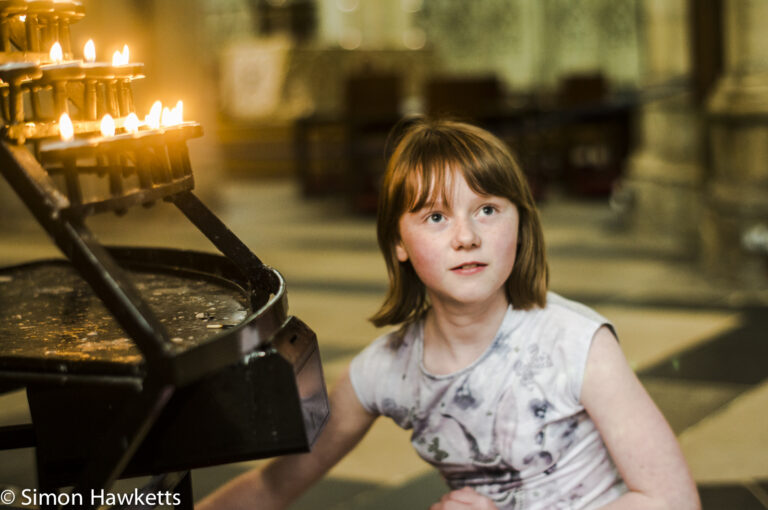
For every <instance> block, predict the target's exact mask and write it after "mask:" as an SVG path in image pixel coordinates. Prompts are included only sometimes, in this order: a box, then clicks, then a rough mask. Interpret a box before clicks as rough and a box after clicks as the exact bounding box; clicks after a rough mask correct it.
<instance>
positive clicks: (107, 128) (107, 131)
mask: <svg viewBox="0 0 768 510" xmlns="http://www.w3.org/2000/svg"><path fill="white" fill-rule="evenodd" d="M101 134H102V136H115V119H113V118H112V116H111V115H110V114H106V115H105V116H104V117H103V118H102V119H101Z"/></svg>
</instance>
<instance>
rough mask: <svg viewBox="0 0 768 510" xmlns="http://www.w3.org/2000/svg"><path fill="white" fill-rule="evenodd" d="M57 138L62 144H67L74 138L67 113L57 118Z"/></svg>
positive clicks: (73, 129) (73, 131) (73, 130)
mask: <svg viewBox="0 0 768 510" xmlns="http://www.w3.org/2000/svg"><path fill="white" fill-rule="evenodd" d="M59 136H61V139H62V141H64V142H69V141H70V140H72V139H73V138H74V137H75V128H74V126H73V125H72V120H71V119H70V118H69V115H68V114H67V113H62V114H61V117H59Z"/></svg>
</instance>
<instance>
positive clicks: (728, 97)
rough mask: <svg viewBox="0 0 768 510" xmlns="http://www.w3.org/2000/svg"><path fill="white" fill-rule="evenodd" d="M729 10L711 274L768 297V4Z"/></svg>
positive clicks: (741, 0) (706, 246) (707, 217)
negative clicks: (766, 26)
mask: <svg viewBox="0 0 768 510" xmlns="http://www.w3.org/2000/svg"><path fill="white" fill-rule="evenodd" d="M723 4H724V11H725V12H724V23H725V25H724V27H723V28H724V34H723V35H724V41H723V44H724V56H725V72H724V74H723V76H722V78H721V79H720V81H719V83H718V84H717V87H716V88H715V91H714V92H713V94H712V95H711V97H710V98H709V104H708V112H709V114H710V115H709V146H710V152H709V154H710V158H711V176H710V178H709V179H708V182H707V188H706V208H705V214H704V217H703V224H702V256H703V260H704V264H705V268H706V269H707V270H708V271H709V272H710V273H711V274H713V275H719V276H724V277H726V278H728V279H729V280H731V281H732V282H733V283H736V284H738V285H739V286H740V287H741V288H743V289H763V290H765V289H768V258H767V257H766V254H767V253H768V251H767V250H768V242H766V240H767V239H766V235H765V232H766V231H767V230H768V31H767V30H765V20H766V19H768V0H728V1H727V2H723Z"/></svg>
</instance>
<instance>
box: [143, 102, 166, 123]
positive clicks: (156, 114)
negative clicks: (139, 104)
mask: <svg viewBox="0 0 768 510" xmlns="http://www.w3.org/2000/svg"><path fill="white" fill-rule="evenodd" d="M162 111H163V103H161V102H160V101H155V102H154V104H153V105H152V108H150V110H149V114H148V115H147V116H146V117H144V123H145V124H146V125H147V126H149V127H150V128H151V129H160V116H161V114H162Z"/></svg>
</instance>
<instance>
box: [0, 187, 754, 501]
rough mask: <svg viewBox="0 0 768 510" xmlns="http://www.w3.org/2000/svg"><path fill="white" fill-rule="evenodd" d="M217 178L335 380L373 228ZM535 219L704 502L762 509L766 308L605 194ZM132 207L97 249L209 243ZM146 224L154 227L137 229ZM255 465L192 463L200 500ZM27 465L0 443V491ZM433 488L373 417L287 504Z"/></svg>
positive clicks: (365, 283)
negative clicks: (602, 319)
mask: <svg viewBox="0 0 768 510" xmlns="http://www.w3.org/2000/svg"><path fill="white" fill-rule="evenodd" d="M219 185H220V188H219V192H220V193H219V197H218V200H216V201H214V202H213V204H214V206H215V207H214V208H215V209H216V211H217V213H218V214H219V215H220V217H221V218H222V219H223V220H224V222H225V223H227V225H228V226H229V227H230V228H231V229H232V230H233V231H234V232H235V233H237V234H238V235H240V236H241V237H242V238H243V240H244V241H246V243H247V244H248V245H249V246H250V247H251V248H252V249H253V250H254V251H255V252H256V253H257V254H258V255H259V256H260V257H261V258H262V259H263V260H264V261H265V262H267V263H268V264H270V265H272V266H274V267H276V268H278V269H279V270H281V272H282V273H283V274H284V275H285V277H286V280H287V282H288V289H289V305H290V309H291V313H293V314H295V315H297V316H299V317H301V318H302V319H303V320H304V321H305V322H307V323H308V324H309V325H310V326H311V327H312V328H313V329H314V330H315V332H316V333H317V335H318V338H319V341H320V344H321V351H322V357H323V363H324V369H325V373H326V378H327V380H328V381H329V384H330V383H332V381H334V380H335V378H336V377H337V376H338V374H339V373H340V371H341V370H342V369H343V368H344V367H345V365H346V364H347V363H348V362H349V360H350V359H351V357H352V356H353V355H354V354H355V353H356V352H357V351H358V350H359V349H360V348H362V347H363V346H364V345H366V344H367V342H369V341H370V340H371V339H372V338H374V337H375V336H377V335H379V334H380V332H379V331H377V330H376V329H375V328H374V327H373V326H371V325H370V323H368V322H367V321H366V317H368V316H369V315H370V314H371V313H373V311H374V310H375V309H376V307H377V305H378V303H379V300H380V299H381V296H382V292H383V290H384V288H385V284H386V280H385V278H386V277H385V273H384V265H383V262H382V261H381V258H380V256H379V255H378V252H377V248H376V242H375V233H374V227H373V221H372V220H371V219H366V218H362V219H361V218H355V217H350V216H348V215H347V214H346V213H345V212H344V207H343V206H342V205H341V204H339V203H337V202H336V201H334V200H313V201H306V200H302V199H301V198H300V197H299V195H298V193H297V192H296V190H295V187H294V186H293V185H292V184H291V183H290V182H287V181H274V182H267V183H265V182H257V181H237V182H229V183H220V184H219ZM542 214H543V221H544V225H545V231H546V235H547V240H548V250H549V254H550V262H551V264H550V265H551V269H552V279H551V282H552V288H553V290H555V291H557V292H560V293H562V294H563V295H565V296H567V297H571V298H574V299H577V300H581V301H584V302H585V303H587V304H589V305H591V306H594V307H595V308H596V309H597V310H599V311H600V312H601V313H603V314H605V315H606V316H608V317H609V318H611V319H612V320H613V321H614V323H615V325H616V327H617V330H618V332H619V336H620V338H621V342H622V347H623V348H624V351H625V354H626V355H627V358H628V359H629V361H630V363H631V364H632V366H633V367H634V368H635V369H636V370H637V372H638V373H639V375H640V376H641V379H642V380H643V382H644V384H645V385H646V387H647V388H648V390H649V392H650V393H651V395H652V396H653V398H654V399H655V400H656V402H657V403H658V405H659V406H660V408H661V409H662V411H663V412H664V413H665V415H666V416H667V418H668V420H669V421H670V423H671V424H672V427H673V429H674V430H675V432H676V433H677V434H678V437H679V439H680V442H681V444H682V446H683V449H684V451H685V453H686V456H687V458H688V461H689V463H690V465H691V469H692V471H693V473H694V476H695V478H696V480H697V482H698V483H699V487H700V493H701V495H702V499H703V502H704V508H705V509H706V510H716V509H747V510H749V509H763V508H768V427H766V425H765V423H766V420H767V419H768V411H766V410H767V409H768V384H767V383H766V376H768V363H767V361H766V360H768V356H766V354H768V352H767V351H768V349H767V348H766V345H767V342H768V335H766V331H768V310H766V308H765V307H761V306H757V305H756V304H753V305H750V304H749V302H748V301H747V302H743V301H742V302H740V303H739V304H733V303H734V299H732V298H733V296H732V295H730V294H728V293H727V292H725V291H723V290H722V289H721V288H718V287H717V286H716V285H714V284H711V283H710V282H708V281H707V280H705V279H704V278H702V276H701V275H700V274H699V272H698V271H697V269H696V266H695V264H694V262H693V261H691V260H689V259H686V258H685V257H683V256H681V255H680V254H679V253H676V252H675V250H674V249H670V248H668V247H661V246H654V245H653V244H649V243H646V242H643V241H642V240H637V239H632V238H631V237H628V236H627V235H626V234H623V233H621V232H620V231H619V230H618V229H617V228H616V226H615V225H614V224H613V222H612V219H611V215H610V212H609V211H608V209H607V207H606V206H605V205H603V204H601V203H594V202H587V203H584V202H579V201H574V200H565V199H552V200H550V201H549V202H548V203H545V204H544V205H543V206H542ZM129 216H130V217H129V218H126V219H124V220H122V222H117V221H115V220H114V219H113V218H110V217H104V218H101V217H98V218H94V220H93V221H92V222H91V223H90V224H91V225H92V227H93V229H94V230H95V231H96V232H97V234H98V235H99V236H100V238H101V239H102V240H104V241H105V242H121V243H132V242H135V243H140V244H144V245H168V242H169V241H168V239H173V241H172V243H173V245H175V246H179V247H189V248H198V249H210V248H208V245H207V242H206V241H205V240H204V239H202V238H201V236H200V235H199V234H198V233H197V232H196V231H194V229H192V228H191V227H189V226H188V224H186V222H185V221H183V220H182V219H181V217H180V216H179V215H178V214H177V213H175V211H173V210H172V209H171V208H170V207H167V206H164V207H157V208H155V209H154V210H149V211H143V210H140V211H136V212H133V211H131V213H130V214H129ZM146 221H152V225H153V228H152V229H151V230H147V229H143V228H138V227H140V225H142V224H143V223H144V222H146ZM118 227H120V228H118ZM136 230H138V231H139V232H138V233H137V232H136ZM9 232H10V233H9V234H7V235H5V236H4V237H3V238H2V241H0V264H1V265H5V264H12V263H17V262H20V261H22V260H29V259H33V258H39V257H44V256H49V255H52V256H55V255H57V254H56V251H55V249H53V248H52V246H51V245H50V243H49V242H48V241H47V239H46V238H45V236H44V235H43V234H42V233H41V232H40V229H39V228H37V227H35V226H34V224H33V223H31V222H30V221H28V220H24V219H22V220H19V221H18V222H17V223H15V224H14V225H13V226H11V227H10V230H9ZM169 232H171V233H172V237H169ZM26 416H27V415H26V404H25V400H24V395H23V394H22V393H18V392H17V393H13V394H10V395H6V396H4V397H2V398H0V423H11V422H13V421H16V420H23V419H25V417H26ZM259 464H260V462H259V461H254V462H247V463H240V464H233V465H227V466H217V467H213V468H207V469H200V470H196V471H195V472H194V473H193V483H194V488H195V496H196V497H198V498H199V497H202V496H203V495H204V494H206V493H207V492H209V491H210V490H212V489H213V488H214V487H216V486H217V485H219V484H220V483H222V482H223V481H225V480H226V479H228V478H230V477H232V476H234V475H235V474H237V473H240V472H242V471H244V470H246V469H249V468H251V467H253V466H256V465H259ZM32 473H33V453H32V452H31V451H30V450H18V451H13V452H0V485H14V486H16V487H25V486H29V485H30V484H32V483H34V476H33V474H32ZM444 491H445V486H444V485H443V483H442V482H441V480H440V478H439V476H438V475H437V474H436V473H435V472H434V471H433V470H431V468H429V466H427V465H426V464H424V463H423V462H422V461H421V460H420V459H418V458H417V457H416V455H415V454H414V453H413V452H412V451H411V450H410V447H409V444H408V433H407V432H405V431H401V430H399V429H397V427H395V426H394V425H392V424H391V423H388V422H385V421H383V420H379V421H377V423H376V424H375V425H374V428H373V430H372V431H371V432H370V433H369V435H368V436H367V437H366V438H365V439H364V440H363V441H362V443H361V444H360V445H359V446H358V447H357V448H356V449H355V450H354V451H353V452H352V453H351V454H350V455H349V456H348V457H347V458H345V459H344V460H343V461H342V462H341V463H340V464H339V465H338V466H336V467H335V468H334V469H333V470H332V471H331V473H330V474H329V475H328V477H326V479H325V480H323V481H322V482H320V483H319V484H318V485H317V486H316V487H314V488H313V489H312V490H311V491H310V492H308V493H307V494H306V495H304V496H303V497H302V498H301V499H300V500H299V501H298V502H297V503H296V504H295V505H294V506H293V507H292V508H293V510H310V509H311V510H318V509H320V510H323V509H329V510H340V509H345V510H374V509H391V508H402V509H425V508H427V507H428V505H429V504H430V503H432V502H434V501H435V500H436V499H438V497H439V495H440V494H441V493H442V492H444Z"/></svg>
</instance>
